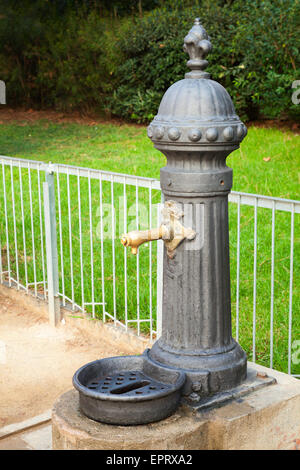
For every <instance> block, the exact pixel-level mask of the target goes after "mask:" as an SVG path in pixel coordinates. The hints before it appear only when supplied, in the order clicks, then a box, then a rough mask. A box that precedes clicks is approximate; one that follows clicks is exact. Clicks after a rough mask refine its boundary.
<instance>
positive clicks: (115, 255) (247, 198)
mask: <svg viewBox="0 0 300 470" xmlns="http://www.w3.org/2000/svg"><path fill="white" fill-rule="evenodd" d="M0 164H1V171H2V175H1V181H2V185H1V186H2V187H1V189H0V215H1V230H0V280H1V283H4V284H7V285H9V286H10V287H16V288H17V289H19V290H25V291H26V292H27V293H29V292H30V293H32V294H33V295H35V296H36V297H42V298H44V299H45V300H48V301H49V306H50V305H51V306H52V307H51V309H52V310H51V311H52V318H53V322H54V323H55V321H57V320H58V319H59V311H58V310H59V308H60V307H64V308H68V309H70V310H71V311H73V312H74V314H75V312H78V311H79V312H80V311H81V312H86V313H89V314H90V315H91V316H92V318H95V319H96V318H98V319H101V320H103V321H104V322H112V323H113V324H115V325H118V326H121V327H123V328H124V329H126V330H128V328H131V329H134V331H135V332H136V334H138V335H140V334H145V335H148V336H149V338H150V339H151V340H155V339H156V338H157V337H158V336H159V335H160V333H161V309H162V305H161V303H162V260H163V257H162V252H163V242H162V241H159V242H157V243H155V244H152V243H151V242H149V243H146V244H145V245H144V246H143V247H142V248H141V250H140V253H139V254H138V255H137V256H132V255H131V254H130V253H129V252H127V250H126V248H124V247H123V246H122V245H121V244H120V241H119V239H120V237H121V235H122V233H124V232H127V231H130V230H135V229H141V230H145V229H148V228H149V227H151V226H152V227H154V226H156V225H157V224H159V221H160V202H161V191H160V183H159V181H158V180H156V179H151V178H144V177H138V176H132V175H125V174H121V173H112V172H107V171H100V170H95V169H90V168H82V167H75V166H69V165H62V164H51V163H50V164H45V163H44V162H39V161H34V160H25V159H16V158H11V157H6V156H0ZM51 188H52V189H51ZM51 191H53V192H51ZM229 202H230V204H229V228H230V257H231V288H232V315H233V332H234V335H235V337H236V338H237V340H238V341H239V342H240V344H241V345H242V347H243V348H244V349H245V350H246V352H247V354H248V358H249V360H253V361H255V362H258V363H260V364H263V365H266V366H269V367H271V368H275V369H278V370H282V371H284V372H288V373H289V374H292V375H294V376H296V377H300V318H299V317H300V315H299V312H300V308H299V307H300V292H299V261H300V260H299V257H300V255H299V240H300V230H299V224H297V223H296V222H297V221H298V217H299V216H298V214H299V213H300V201H296V200H287V199H281V198H272V197H268V196H261V195H254V194H246V193H240V192H234V191H233V192H231V193H230V194H229Z"/></svg>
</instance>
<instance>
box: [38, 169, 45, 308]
mask: <svg viewBox="0 0 300 470" xmlns="http://www.w3.org/2000/svg"><path fill="white" fill-rule="evenodd" d="M37 172H38V193H39V215H40V233H41V258H42V271H43V286H44V299H46V278H45V259H44V233H43V218H42V197H41V181H40V170H39V169H38V171H37Z"/></svg>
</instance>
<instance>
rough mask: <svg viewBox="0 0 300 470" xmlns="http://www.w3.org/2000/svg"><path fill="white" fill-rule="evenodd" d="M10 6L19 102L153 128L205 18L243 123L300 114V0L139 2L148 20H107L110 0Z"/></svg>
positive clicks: (2, 63) (3, 54)
mask: <svg viewBox="0 0 300 470" xmlns="http://www.w3.org/2000/svg"><path fill="white" fill-rule="evenodd" d="M0 4H2V5H3V4H5V8H2V10H3V12H4V13H3V15H0V42H1V44H2V49H1V51H0V79H1V80H4V81H5V82H6V85H7V102H8V104H9V105H25V106H31V107H42V108H45V107H55V108H56V109H62V110H67V109H74V108H77V109H82V110H87V109H94V110H101V111H103V110H105V111H107V112H109V113H111V114H114V115H117V116H120V117H122V118H125V119H131V120H135V121H137V122H147V121H149V120H151V119H152V118H153V116H154V115H155V113H156V112H157V108H158V105H159V103H160V100H161V97H162V95H163V94H164V92H165V91H166V89H167V88H168V87H169V86H170V85H171V84H172V83H174V82H175V81H176V80H180V79H181V78H183V77H184V74H185V72H186V71H187V67H186V61H187V59H188V57H187V55H186V54H185V53H184V52H183V49H182V45H183V38H184V36H185V34H186V33H187V32H188V31H189V29H190V28H191V26H192V23H193V20H194V18H195V17H197V16H200V18H201V20H202V22H203V25H204V27H205V28H206V29H207V31H208V33H209V35H210V36H211V40H212V44H213V51H212V53H211V54H210V55H209V56H208V61H209V67H208V71H209V72H210V73H211V75H212V78H213V79H215V80H217V81H220V82H221V83H222V84H223V85H224V86H225V88H226V89H227V90H228V92H229V93H230V95H231V96H232V98H233V101H234V103H235V106H236V109H237V112H238V114H239V115H240V116H241V118H243V119H245V120H247V119H257V118H294V119H299V117H300V106H299V105H298V106H296V105H294V104H293V103H292V100H291V97H292V92H293V91H294V90H292V83H293V81H295V80H299V79H300V66H299V62H300V60H299V59H300V47H299V46H300V44H299V42H300V41H299V34H298V31H299V26H300V25H299V21H300V20H299V18H300V0H198V1H196V0H185V1H183V0H168V1H162V0H161V1H158V0H155V1H153V5H154V6H155V5H157V4H160V6H159V7H158V8H156V9H154V10H152V11H150V12H147V13H145V8H146V7H147V8H150V7H151V5H152V3H151V1H150V0H147V2H146V3H145V2H141V3H139V4H141V5H143V8H144V10H143V12H144V13H143V16H142V17H141V16H140V14H132V11H130V10H128V11H129V13H130V14H131V15H132V16H127V17H126V16H125V17H112V16H103V15H104V14H103V11H104V10H103V8H105V5H106V3H105V2H100V1H96V0H90V1H88V0H76V1H74V2H72V1H71V0H55V1H53V2H45V1H44V0H37V1H36V2H30V1H29V0H23V1H22V2H20V1H18V0H0ZM114 4H115V6H116V5H117V6H118V8H119V9H120V12H121V13H122V15H123V14H124V13H125V10H126V9H124V8H123V7H122V8H123V9H122V8H121V3H118V4H117V3H116V2H114ZM131 4H132V5H137V4H138V3H135V2H134V1H133V0H132V3H131ZM101 5H102V6H101ZM100 6H101V8H100ZM135 8H136V7H135ZM136 9H137V8H136ZM102 10H103V11H102ZM114 11H119V10H118V9H117V10H114ZM115 16H116V15H115Z"/></svg>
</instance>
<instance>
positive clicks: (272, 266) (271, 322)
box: [270, 201, 275, 369]
mask: <svg viewBox="0 0 300 470" xmlns="http://www.w3.org/2000/svg"><path fill="white" fill-rule="evenodd" d="M271 243H272V247H271V306H270V368H271V369H273V354H274V260H275V201H273V207H272V241H271Z"/></svg>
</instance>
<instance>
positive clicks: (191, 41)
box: [148, 18, 247, 151]
mask: <svg viewBox="0 0 300 470" xmlns="http://www.w3.org/2000/svg"><path fill="white" fill-rule="evenodd" d="M183 49H184V51H185V52H187V53H188V54H189V56H190V59H189V60H188V62H187V66H188V67H189V68H190V69H191V71H190V72H188V73H186V74H185V78H184V79H183V80H180V81H178V82H176V83H174V84H173V85H171V86H170V88H169V89H168V90H167V91H166V93H165V94H164V96H163V98H162V101H161V103H160V106H159V110H158V114H157V115H156V116H155V118H154V119H153V121H152V122H151V124H150V125H149V127H148V137H149V138H150V139H151V140H152V141H153V143H154V145H155V147H157V148H158V149H160V150H168V149H172V150H176V149H178V150H179V151H180V150H183V148H182V147H183V146H184V147H188V149H189V150H200V148H199V147H201V150H204V149H202V147H206V148H209V149H210V150H212V149H215V148H216V147H220V146H224V144H225V147H226V149H230V150H234V149H235V148H238V146H239V144H240V142H241V141H242V140H243V138H244V137H245V135H246V133H247V129H246V126H245V125H244V124H243V123H242V122H241V121H240V119H239V117H238V116H237V114H236V112H235V109H234V105H233V103H232V100H231V98H230V96H229V94H228V93H227V91H226V90H225V88H224V87H223V86H222V85H220V83H218V82H215V81H214V80H211V79H210V74H209V73H207V72H205V71H204V70H205V69H206V67H207V65H208V62H207V60H206V59H205V57H206V56H207V54H208V53H209V52H210V51H211V49H212V45H211V42H210V38H209V36H208V34H207V32H206V31H205V29H204V28H203V26H202V25H201V23H200V20H199V18H196V19H195V22H194V25H193V27H192V29H191V30H190V31H189V33H188V34H187V36H186V37H185V38H184V46H183Z"/></svg>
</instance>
